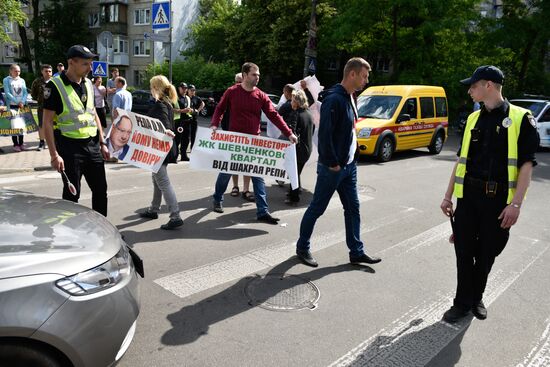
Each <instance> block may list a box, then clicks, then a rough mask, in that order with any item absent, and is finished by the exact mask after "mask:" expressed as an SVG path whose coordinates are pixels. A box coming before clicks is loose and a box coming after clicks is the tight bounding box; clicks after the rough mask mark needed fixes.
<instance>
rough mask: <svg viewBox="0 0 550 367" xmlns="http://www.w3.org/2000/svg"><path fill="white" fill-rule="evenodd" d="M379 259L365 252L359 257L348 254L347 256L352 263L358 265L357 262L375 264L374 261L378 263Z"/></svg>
mask: <svg viewBox="0 0 550 367" xmlns="http://www.w3.org/2000/svg"><path fill="white" fill-rule="evenodd" d="M380 261H382V259H381V258H379V257H374V256H369V255H367V254H363V255H361V256H359V257H352V256H350V257H349V262H350V263H352V264H354V265H358V264H363V263H364V264H376V263H379V262H380Z"/></svg>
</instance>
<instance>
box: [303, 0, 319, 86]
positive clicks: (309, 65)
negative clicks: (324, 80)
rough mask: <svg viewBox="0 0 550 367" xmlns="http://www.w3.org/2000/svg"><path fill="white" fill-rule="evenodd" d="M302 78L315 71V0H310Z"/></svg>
mask: <svg viewBox="0 0 550 367" xmlns="http://www.w3.org/2000/svg"><path fill="white" fill-rule="evenodd" d="M304 55H305V60H304V78H305V77H306V76H308V75H309V73H310V72H311V73H312V74H315V73H316V72H317V0H311V17H310V19H309V32H308V38H307V45H306V49H305V51H304Z"/></svg>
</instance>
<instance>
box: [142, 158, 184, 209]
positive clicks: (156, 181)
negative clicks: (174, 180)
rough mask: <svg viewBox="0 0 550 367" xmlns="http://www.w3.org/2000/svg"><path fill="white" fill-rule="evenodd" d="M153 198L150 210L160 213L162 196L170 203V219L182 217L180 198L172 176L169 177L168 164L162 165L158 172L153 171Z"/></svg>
mask: <svg viewBox="0 0 550 367" xmlns="http://www.w3.org/2000/svg"><path fill="white" fill-rule="evenodd" d="M152 177H153V200H152V201H151V206H150V207H149V211H152V212H155V213H158V212H159V211H160V204H161V201H162V196H164V201H166V204H167V205H168V210H169V211H170V219H180V208H179V204H178V199H176V192H175V191H174V187H173V186H172V184H171V183H170V177H168V170H167V165H166V164H163V165H162V166H160V168H159V170H158V172H157V173H153V175H152Z"/></svg>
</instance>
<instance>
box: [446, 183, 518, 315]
mask: <svg viewBox="0 0 550 367" xmlns="http://www.w3.org/2000/svg"><path fill="white" fill-rule="evenodd" d="M507 195H508V192H507V188H506V187H503V188H500V192H498V191H497V195H496V196H495V197H493V198H490V197H488V196H487V195H486V194H485V190H484V189H483V188H481V187H473V186H470V185H468V184H467V183H466V184H465V186H464V197H463V198H462V199H458V202H457V207H456V211H455V217H454V222H455V223H454V226H453V228H454V244H455V253H456V266H457V280H458V284H457V288H456V296H455V299H454V305H455V306H457V307H460V308H463V309H469V308H471V307H472V305H473V304H475V303H477V302H479V301H481V300H482V298H483V292H484V291H485V286H486V285H487V278H488V276H489V273H490V272H491V268H492V267H493V263H494V262H495V258H496V257H497V256H498V255H500V253H501V252H502V250H504V247H505V246H506V243H507V242H508V238H509V236H510V230H509V229H503V228H501V227H500V224H501V220H499V219H498V216H499V215H500V213H502V210H504V208H505V207H506V198H507Z"/></svg>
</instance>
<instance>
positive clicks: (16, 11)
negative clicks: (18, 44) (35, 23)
mask: <svg viewBox="0 0 550 367" xmlns="http://www.w3.org/2000/svg"><path fill="white" fill-rule="evenodd" d="M0 14H2V15H0V42H2V43H8V42H12V43H13V40H12V39H11V38H10V36H9V35H8V34H7V33H6V28H7V26H8V25H9V24H10V23H12V22H15V23H16V24H18V25H21V26H23V25H24V24H25V20H26V19H27V16H26V15H25V13H24V12H23V11H22V10H21V4H20V2H19V1H18V0H2V1H0Z"/></svg>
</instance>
